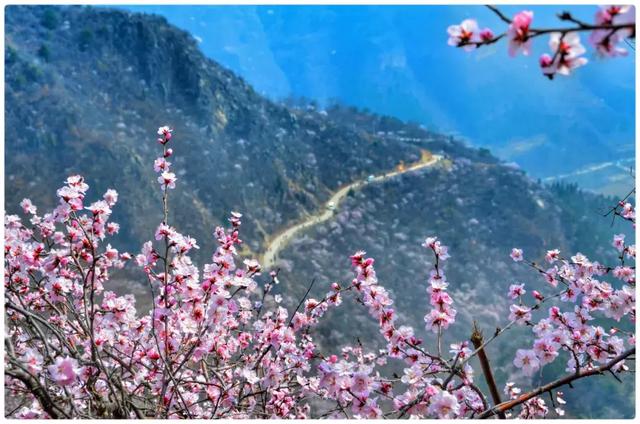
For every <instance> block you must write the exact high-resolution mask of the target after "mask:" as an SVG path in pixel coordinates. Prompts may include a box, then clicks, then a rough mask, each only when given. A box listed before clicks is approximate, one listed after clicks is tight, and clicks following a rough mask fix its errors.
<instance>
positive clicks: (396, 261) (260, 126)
mask: <svg viewBox="0 0 640 424" xmlns="http://www.w3.org/2000/svg"><path fill="white" fill-rule="evenodd" d="M5 30H6V33H5V40H6V48H5V87H6V102H5V134H6V142H5V158H6V166H5V181H6V184H5V186H6V192H5V204H6V209H7V212H8V213H15V212H17V211H18V203H19V201H20V200H21V199H22V198H23V197H29V198H31V199H32V200H33V201H34V202H35V203H36V204H37V205H38V206H39V207H40V208H41V209H46V208H49V207H51V206H52V205H54V204H55V203H56V199H55V197H54V195H55V188H57V187H58V186H60V185H61V184H62V182H63V180H64V179H65V178H66V177H67V176H68V175H70V174H75V173H80V174H82V175H84V176H85V177H86V179H87V181H88V183H89V184H90V185H91V191H90V193H92V195H93V196H94V197H95V198H97V197H99V196H101V194H102V193H103V192H104V191H105V190H106V189H107V188H109V187H113V188H116V189H117V190H118V191H119V193H120V201H119V204H118V205H117V207H116V208H115V211H114V214H113V218H114V220H115V221H116V222H119V223H120V224H121V231H120V234H119V235H118V237H117V239H116V241H115V242H114V244H116V245H117V246H118V247H119V248H124V249H128V250H130V251H134V252H135V251H137V250H138V249H139V248H140V246H141V245H142V243H143V242H144V241H146V240H148V239H149V238H151V237H152V234H153V232H154V231H155V228H156V226H157V224H158V223H159V222H160V220H161V208H160V204H161V203H160V190H159V189H158V184H157V182H156V179H155V178H156V175H155V173H154V172H153V169H152V163H153V160H154V159H155V157H156V156H157V153H158V146H157V144H156V142H155V130H156V128H157V127H158V126H159V125H164V124H168V125H171V126H172V127H173V128H175V131H174V141H173V143H174V151H175V155H174V157H173V162H174V165H173V169H174V170H176V172H177V174H178V185H177V188H176V189H175V190H174V191H172V193H171V198H170V208H171V215H170V222H171V223H173V224H174V225H175V226H176V227H177V228H178V229H179V230H180V231H181V232H183V233H186V234H190V235H193V236H195V237H197V238H198V242H199V245H200V246H201V249H200V251H199V254H198V255H197V256H196V257H195V259H196V260H197V262H198V263H200V264H202V263H204V261H206V260H208V258H209V256H210V254H211V252H212V251H213V245H214V240H213V237H211V236H208V235H209V234H211V230H212V229H213V227H214V226H215V225H218V224H221V223H225V220H226V218H225V217H226V216H227V215H228V212H229V211H231V210H238V211H240V212H242V213H243V214H244V219H243V221H244V222H245V224H244V226H243V230H242V238H243V240H246V248H245V249H244V250H243V252H242V254H243V255H246V256H259V255H260V254H261V253H262V252H264V250H265V249H266V247H267V246H268V245H269V241H270V240H271V239H273V235H274V234H276V233H278V232H279V231H282V230H283V229H285V228H287V227H289V226H290V225H292V224H293V223H295V222H300V221H303V220H304V219H306V218H307V217H309V216H311V215H313V214H314V213H316V212H317V211H318V210H322V208H323V207H324V204H325V202H327V200H328V199H329V198H330V197H331V196H332V194H333V193H335V192H336V190H338V189H339V188H340V187H342V186H344V185H346V184H348V183H351V182H354V181H364V180H368V178H367V177H368V176H369V175H381V174H384V173H388V172H389V171H392V170H394V169H402V167H404V166H407V165H409V164H411V163H414V162H416V161H419V160H420V159H422V158H424V157H425V156H430V155H433V154H435V155H439V156H440V157H442V159H441V160H440V161H438V163H437V164H435V165H433V166H430V167H425V168H422V169H421V170H419V171H415V172H407V173H404V174H402V175H398V176H396V177H393V178H389V179H386V180H384V181H383V182H379V183H371V184H365V185H363V186H362V188H361V189H358V190H353V191H352V192H349V194H348V195H347V196H346V198H345V199H344V201H343V202H342V203H341V204H340V205H338V207H337V208H336V211H335V216H334V217H333V218H332V219H329V220H328V221H326V222H323V223H319V224H318V225H317V226H312V227H311V228H309V229H308V230H306V231H304V232H303V233H302V235H300V236H297V237H296V238H295V239H293V240H289V243H288V245H287V246H286V247H285V248H284V250H283V251H281V252H280V253H279V255H278V258H279V262H278V264H279V266H280V267H281V268H282V272H281V275H280V280H281V281H282V284H281V285H280V286H279V289H278V290H279V291H281V292H282V294H283V295H284V297H285V299H284V304H285V305H286V306H289V307H295V304H296V303H297V301H298V300H299V299H300V297H301V296H302V295H303V293H304V291H305V290H306V287H307V286H308V284H309V283H310V281H311V280H312V279H313V278H316V279H317V282H316V285H315V287H314V290H313V291H312V293H311V295H313V296H315V295H321V294H322V293H324V292H326V291H327V288H328V285H329V283H331V282H333V281H335V280H339V281H343V282H345V283H347V284H348V283H349V281H350V280H351V277H350V271H349V268H350V266H349V260H348V255H350V254H352V253H353V252H354V251H356V250H359V249H365V250H367V251H368V252H369V254H371V255H372V256H374V257H375V258H376V259H377V262H376V264H377V270H378V274H379V277H380V281H381V283H382V284H384V285H385V286H386V287H388V288H389V289H390V290H391V291H392V293H393V295H394V297H395V299H396V303H397V306H398V309H399V312H400V313H401V314H402V315H401V319H402V320H403V321H404V322H406V323H410V324H412V325H414V326H415V327H416V328H419V329H421V328H422V327H423V324H422V321H421V320H422V318H421V317H422V316H423V315H424V313H425V312H426V306H427V299H426V292H425V286H426V279H427V270H428V269H429V261H430V260H431V258H430V257H429V255H428V254H427V252H426V251H425V250H424V249H423V248H422V247H420V243H421V242H422V241H423V240H424V238H425V237H426V236H430V235H438V236H439V237H440V238H441V239H442V240H443V242H444V243H445V244H447V245H449V246H450V247H451V254H452V258H451V259H450V261H449V263H448V264H447V268H446V272H447V273H448V276H449V279H450V281H451V292H452V295H453V297H454V299H455V301H456V302H457V304H458V305H459V307H458V309H459V310H460V315H459V317H458V322H457V323H456V325H455V328H453V329H452V330H451V331H450V332H448V337H450V340H449V339H447V340H446V341H447V342H453V341H459V340H461V339H464V338H467V337H468V333H469V331H470V325H471V321H472V320H473V319H476V320H478V321H479V322H480V323H481V325H482V327H483V328H484V329H485V330H486V331H487V332H491V331H492V330H493V328H494V327H495V326H496V325H500V323H501V322H504V321H505V320H506V314H505V313H504V312H503V311H506V310H507V309H508V304H507V301H506V299H505V297H506V296H505V294H506V289H507V287H508V285H509V284H511V283H513V282H514V281H516V280H520V281H523V282H525V281H526V282H527V283H531V284H533V282H537V283H538V284H540V282H539V281H538V280H537V276H535V275H533V274H532V273H531V272H529V271H528V270H525V269H523V268H522V267H518V266H516V265H515V264H514V263H513V262H512V261H511V260H510V258H509V257H508V254H509V252H510V250H511V248H512V247H514V246H518V247H522V248H524V250H525V252H526V253H527V254H529V255H530V257H532V258H537V259H539V258H541V257H542V256H543V255H544V251H545V250H546V249H549V248H554V247H558V248H560V249H562V250H563V251H564V252H567V253H569V252H575V251H576V250H577V249H580V250H581V251H582V252H583V253H585V254H588V255H594V257H595V258H597V259H599V260H601V261H605V262H606V261H607V260H611V259H612V256H611V255H610V253H608V252H609V251H610V250H611V249H609V250H602V246H604V247H607V246H609V244H610V239H611V235H612V234H613V232H614V231H619V229H618V228H617V227H614V228H610V227H609V221H608V220H604V219H603V218H602V217H601V216H600V215H599V214H598V212H599V211H602V210H604V209H606V207H607V206H609V205H611V203H612V202H613V199H610V198H604V197H601V196H595V195H589V194H586V193H583V192H581V191H579V190H577V189H575V187H568V186H563V185H558V186H554V187H548V186H543V185H541V184H540V183H539V182H536V181H533V180H532V179H530V178H529V177H528V176H527V175H526V174H525V173H524V172H523V171H522V170H520V169H518V168H517V167H514V166H513V165H510V164H506V163H503V162H502V161H500V160H498V159H497V158H496V157H494V156H493V155H492V154H491V152H490V151H489V150H487V149H475V148H471V147H468V146H466V145H465V144H464V143H462V142H461V141H459V140H456V139H455V138H453V137H450V136H445V135H441V134H437V133H434V132H430V131H427V130H425V129H424V128H422V127H421V126H419V125H416V124H410V123H407V122H404V121H402V120H399V119H396V118H392V117H388V116H381V115H375V114H371V113H365V112H364V111H361V110H358V109H357V108H354V107H349V106H341V105H335V106H333V107H331V108H327V109H326V110H323V109H321V108H319V107H317V106H314V104H311V103H307V102H299V103H295V102H290V103H287V104H284V103H275V102H273V101H270V100H268V99H266V98H265V97H263V96H261V95H259V94H257V93H256V92H255V90H254V89H253V88H252V87H251V86H250V85H249V84H247V83H246V82H245V81H243V80H242V79H241V78H239V77H238V76H236V75H235V74H234V73H233V72H231V71H229V70H228V69H225V68H224V67H222V66H220V65H219V64H217V63H215V62H213V61H212V60H210V59H208V58H206V57H205V56H204V55H203V53H202V52H201V51H200V50H199V48H198V44H197V42H196V40H194V38H193V37H192V36H191V35H190V34H189V33H187V32H184V31H182V30H179V29H177V28H175V27H173V26H171V25H169V24H168V23H167V21H166V20H165V19H164V18H161V17H157V16H150V15H141V14H136V13H131V12H126V11H117V10H111V9H106V8H100V9H96V8H92V7H44V6H42V7H29V6H9V7H7V8H6V22H5ZM90 197H91V196H90ZM140 275H141V274H140V273H139V270H136V269H135V268H133V269H130V270H129V271H127V273H126V274H123V275H121V276H120V277H119V278H115V279H114V280H113V281H112V283H113V284H114V287H113V288H114V289H116V290H120V291H124V290H127V291H131V290H134V291H136V292H137V293H144V287H143V286H142V285H141V284H138V285H136V284H135V283H132V281H135V279H136V278H140ZM140 303H141V304H143V305H144V301H141V302H140ZM345 303H346V305H344V307H343V308H341V309H339V310H337V311H336V312H334V315H332V316H333V318H334V319H333V320H332V321H330V322H328V323H327V324H325V325H324V326H323V327H322V328H321V331H320V334H319V337H320V339H321V341H322V343H323V344H324V345H325V346H327V348H328V349H332V350H333V349H335V350H336V352H337V349H338V347H339V346H340V345H341V344H343V343H345V342H347V341H348V342H353V341H354V337H360V338H361V339H362V341H363V342H364V343H366V344H367V345H369V346H372V347H373V346H376V344H377V343H378V338H377V337H376V335H375V331H373V330H372V327H371V325H372V323H371V322H370V320H369V319H368V318H367V314H366V311H364V310H363V309H362V308H361V307H360V306H359V305H357V304H350V303H349V301H346V302H345ZM336 323H339V324H338V325H336ZM522 338H523V332H522V331H514V332H513V335H512V336H511V337H509V338H504V339H502V340H501V341H499V342H496V343H495V344H494V345H492V347H491V349H489V354H490V355H492V358H495V359H494V362H495V363H496V364H499V365H500V366H499V367H498V369H497V373H498V376H499V378H500V381H506V379H507V378H516V379H519V380H521V381H526V380H525V379H523V377H522V376H521V375H518V374H515V373H514V368H513V367H512V366H511V360H512V356H513V352H514V351H515V348H516V347H517V346H519V345H518V343H521V342H522ZM558 372H562V370H561V369H560V370H558ZM543 377H544V378H545V379H548V378H550V377H551V375H547V374H545V375H544V376H543ZM525 384H526V383H525ZM605 384H607V385H606V386H603V387H606V390H610V392H611V395H608V396H602V393H600V392H599V391H589V390H587V389H586V386H584V385H582V386H577V389H576V390H575V392H572V393H568V394H567V397H568V398H569V399H573V400H575V402H574V405H580V406H582V405H583V404H586V406H584V407H585V408H587V410H586V412H585V410H579V409H574V410H570V411H569V412H570V413H571V414H572V415H582V416H584V415H588V414H594V415H599V414H602V411H603V410H604V405H607V407H611V408H613V409H615V410H614V411H613V412H612V411H610V410H607V415H606V416H607V417H608V418H611V417H614V416H619V417H628V416H631V415H632V414H633V407H632V406H630V405H631V404H630V403H628V401H627V400H628V399H630V398H629V396H633V391H634V390H633V389H634V388H633V384H632V382H627V383H625V384H624V385H618V384H617V383H616V382H615V381H613V383H609V382H606V383H605ZM603 390H604V389H603ZM585 399H588V400H589V401H588V402H586V403H585Z"/></svg>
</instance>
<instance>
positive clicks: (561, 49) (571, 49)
mask: <svg viewBox="0 0 640 424" xmlns="http://www.w3.org/2000/svg"><path fill="white" fill-rule="evenodd" d="M549 48H550V49H551V51H552V52H553V54H554V57H556V60H555V62H554V63H553V68H554V71H555V73H557V74H560V75H565V76H566V75H569V74H570V73H571V71H573V70H574V69H576V68H578V67H580V66H583V65H585V64H586V63H587V62H588V61H587V59H586V58H584V57H580V56H581V55H583V54H584V53H585V52H586V49H585V48H584V46H583V45H582V44H581V43H580V36H579V35H578V33H577V32H569V33H566V34H561V33H559V32H554V33H552V34H551V36H550V37H549Z"/></svg>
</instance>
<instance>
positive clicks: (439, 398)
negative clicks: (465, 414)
mask: <svg viewBox="0 0 640 424" xmlns="http://www.w3.org/2000/svg"><path fill="white" fill-rule="evenodd" d="M459 410H460V404H458V399H456V397H455V396H453V395H452V394H451V393H449V392H447V391H446V390H442V391H440V392H438V393H437V394H436V395H435V396H433V397H432V398H431V402H430V403H429V413H431V414H432V415H433V416H436V417H438V418H440V419H451V418H455V417H456V416H457V415H458V411H459Z"/></svg>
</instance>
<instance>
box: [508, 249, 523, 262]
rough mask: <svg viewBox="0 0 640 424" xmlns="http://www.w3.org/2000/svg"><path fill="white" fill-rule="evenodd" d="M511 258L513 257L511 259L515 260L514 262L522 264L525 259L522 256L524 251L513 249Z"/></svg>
mask: <svg viewBox="0 0 640 424" xmlns="http://www.w3.org/2000/svg"><path fill="white" fill-rule="evenodd" d="M510 256H511V259H513V260H514V262H520V261H522V259H524V258H523V256H522V249H516V248H513V249H511V255H510Z"/></svg>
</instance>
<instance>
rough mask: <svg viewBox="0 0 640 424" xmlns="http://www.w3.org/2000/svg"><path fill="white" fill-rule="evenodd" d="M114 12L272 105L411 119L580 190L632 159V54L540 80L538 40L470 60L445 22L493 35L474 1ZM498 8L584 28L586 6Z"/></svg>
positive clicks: (589, 16)
mask: <svg viewBox="0 0 640 424" xmlns="http://www.w3.org/2000/svg"><path fill="white" fill-rule="evenodd" d="M121 7H122V6H121ZM126 9H128V10H131V11H137V12H145V13H155V14H160V15H163V16H165V17H166V18H167V20H168V21H169V22H170V23H172V24H174V25H176V26H177V27H179V28H182V29H184V30H187V31H188V32H190V33H191V34H192V35H193V36H194V38H196V40H198V42H199V45H200V47H201V49H202V51H203V52H204V53H205V54H206V55H207V56H208V57H210V58H211V59H213V60H215V61H217V62H219V63H220V64H222V65H223V66H225V67H228V68H230V69H231V70H233V71H234V72H236V73H237V74H238V75H240V76H242V77H243V78H244V79H245V80H247V81H248V82H249V83H250V84H252V85H253V86H254V88H255V89H256V90H257V91H258V92H260V93H262V94H264V95H266V96H268V97H270V98H272V99H274V100H279V99H283V98H286V97H288V96H293V97H300V96H304V97H307V98H310V99H313V100H316V101H318V102H319V104H320V105H324V104H328V103H331V102H333V101H336V100H338V101H340V102H342V103H345V104H349V105H354V106H358V107H361V108H367V109H369V110H371V111H374V112H377V113H382V114H388V115H392V116H396V117H398V118H401V119H404V120H411V121H414V122H418V123H421V124H423V125H424V126H425V127H427V128H428V129H432V130H436V131H439V132H444V133H449V134H455V135H457V136H459V137H461V138H463V139H465V140H466V141H468V142H469V143H470V144H473V145H476V146H484V147H488V148H490V149H491V150H492V152H493V153H495V154H496V155H498V156H500V157H501V158H503V159H505V160H506V161H514V162H516V163H517V164H518V165H520V166H521V167H522V168H523V169H525V170H526V171H527V172H529V173H530V174H531V175H532V176H534V177H541V178H545V177H552V178H553V177H555V176H558V175H564V176H566V175H572V174H574V173H575V174H576V175H580V177H579V178H578V177H576V178H578V179H579V180H580V181H582V182H583V183H584V184H585V185H587V186H588V185H600V186H603V185H607V184H608V183H609V182H610V181H609V179H613V180H615V179H616V178H618V179H619V178H620V172H623V171H622V168H623V167H621V166H617V168H616V165H620V163H622V162H621V161H625V160H626V161H627V162H625V163H628V162H629V161H630V160H631V161H632V158H633V157H635V150H634V149H635V133H634V129H635V122H634V119H635V79H634V78H635V58H634V56H635V55H634V51H633V50H632V51H631V54H630V55H629V56H627V57H624V58H618V59H612V60H602V59H600V58H597V57H595V56H594V55H593V54H592V53H591V51H590V52H589V53H588V54H587V58H588V59H589V64H588V65H587V66H585V67H583V68H581V69H578V70H577V71H576V72H575V74H574V75H572V76H570V77H568V78H566V77H558V78H556V79H554V80H553V81H549V80H547V79H546V78H544V77H543V76H542V75H541V73H540V69H539V67H538V60H537V58H538V57H539V55H540V54H541V53H543V52H546V51H548V39H545V38H543V37H540V38H538V39H537V40H536V42H535V44H534V51H533V53H532V55H531V56H530V57H524V56H519V57H516V58H510V57H509V56H508V55H507V46H506V43H504V42H500V43H497V44H495V45H492V46H489V47H483V48H481V49H478V50H476V51H473V52H471V53H465V52H464V51H463V50H461V49H456V48H453V47H450V46H448V45H447V34H446V29H447V27H448V26H449V25H450V24H455V23H459V22H460V21H462V20H463V19H465V18H476V19H477V20H478V21H479V24H480V25H481V26H482V27H484V26H488V27H491V28H493V29H494V32H496V33H498V32H501V31H502V30H504V27H505V26H504V24H502V23H501V21H500V20H499V19H498V18H497V17H496V16H495V15H494V14H493V13H492V12H491V11H489V10H488V9H487V8H485V7H483V6H127V7H126ZM501 9H502V10H503V11H504V12H505V13H506V14H507V15H513V14H514V13H516V12H517V11H519V10H522V9H527V10H532V11H533V12H534V24H535V26H536V27H549V26H552V25H553V26H558V24H559V23H560V22H559V21H558V19H557V18H556V16H555V14H556V13H557V12H560V11H562V10H570V11H571V12H572V13H573V14H574V16H576V17H579V18H581V19H583V20H586V21H592V20H593V16H594V13H595V11H596V6H573V5H572V6H566V7H563V6H533V7H526V6H518V7H506V6H505V7H501ZM587 37H588V34H586V33H585V34H583V35H582V40H583V44H585V45H586V44H587ZM589 50H590V49H589ZM604 162H607V163H608V162H610V163H612V164H613V167H612V168H607V167H605V168H607V169H608V171H610V172H608V173H607V174H606V175H604V174H602V173H600V171H598V173H596V174H592V173H591V172H587V173H585V172H584V170H585V169H590V168H594V169H596V168H598V166H599V165H600V164H602V163H604ZM625 166H626V165H625ZM614 168H615V169H617V171H615V169H614ZM605 180H606V181H605Z"/></svg>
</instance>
